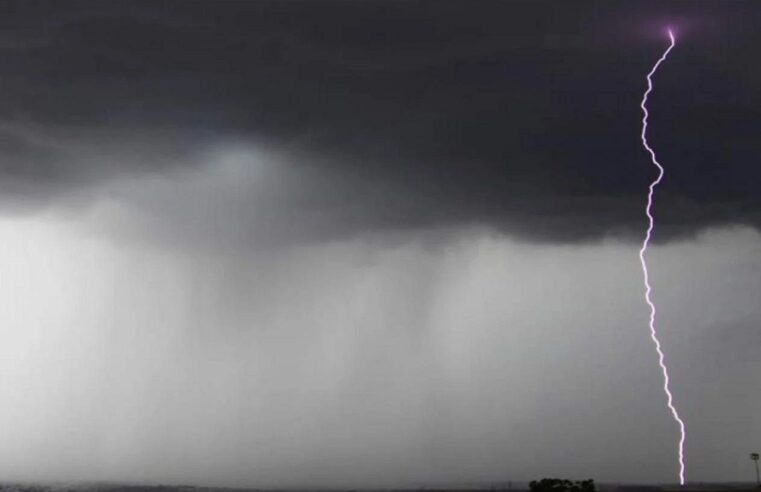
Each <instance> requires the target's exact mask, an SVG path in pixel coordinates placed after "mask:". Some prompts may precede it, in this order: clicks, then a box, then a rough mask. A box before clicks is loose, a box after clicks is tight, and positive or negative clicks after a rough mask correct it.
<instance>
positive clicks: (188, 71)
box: [0, 2, 761, 241]
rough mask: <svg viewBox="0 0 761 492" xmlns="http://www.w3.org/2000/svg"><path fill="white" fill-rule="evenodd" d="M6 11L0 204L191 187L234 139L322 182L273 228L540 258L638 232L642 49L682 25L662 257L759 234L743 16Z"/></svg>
mask: <svg viewBox="0 0 761 492" xmlns="http://www.w3.org/2000/svg"><path fill="white" fill-rule="evenodd" d="M4 10H5V11H4V12H3V13H2V16H1V17H2V20H1V21H0V26H1V28H0V33H1V34H0V54H1V55H2V56H0V66H2V68H3V74H4V75H3V78H2V82H0V115H2V118H3V121H4V124H3V127H2V128H0V142H1V143H2V146H1V147H0V152H2V158H3V164H2V169H1V172H2V175H3V183H4V184H3V192H4V194H5V195H6V197H7V196H11V197H14V199H18V197H19V196H23V197H28V196H30V195H31V196H40V197H42V198H44V197H48V198H50V197H51V196H54V194H55V193H60V192H62V191H66V190H70V189H72V188H77V189H81V188H83V186H84V185H89V184H92V183H94V182H102V181H108V180H112V179H116V178H120V177H123V176H125V175H127V176H129V175H139V174H144V173H151V172H160V173H165V172H168V171H170V170H172V169H177V168H182V167H187V166H190V167H194V168H195V167H198V166H199V165H200V164H199V162H200V160H199V159H198V158H196V156H197V154H198V152H200V149H202V148H204V146H206V145H216V144H219V142H224V141H227V140H231V139H232V140H238V141H240V140H243V141H251V142H266V143H267V145H269V146H274V147H279V148H284V149H297V150H298V155H300V156H302V158H301V159H300V160H299V161H296V162H293V163H292V168H293V169H291V171H289V172H293V173H296V174H298V173H299V169H302V170H303V173H304V176H307V177H312V176H315V177H317V178H316V181H317V182H318V184H317V185H308V186H305V187H304V186H302V187H301V188H299V187H295V188H293V189H292V190H291V191H292V192H293V193H291V194H290V195H289V198H288V199H287V200H280V201H276V202H274V203H272V204H270V205H271V207H270V208H272V209H273V210H280V209H286V210H287V214H286V215H287V217H286V218H288V217H290V218H294V219H295V222H294V223H298V224H300V225H301V226H302V227H303V229H304V231H302V232H301V233H300V234H301V235H306V236H309V235H311V234H312V233H311V232H310V231H314V230H320V231H321V232H320V233H319V234H318V235H326V236H330V235H346V234H353V233H356V232H360V231H367V230H369V231H373V230H387V229H398V228H408V227H430V226H451V225H463V224H473V223H476V224H482V225H487V226H493V227H496V228H499V229H502V230H504V231H507V232H508V233H510V234H513V235H519V236H522V237H526V238H532V239H543V240H547V239H549V240H562V241H574V240H581V239H589V238H596V237H600V236H602V235H604V234H606V233H613V234H623V235H627V236H628V235H631V234H634V233H638V232H637V231H639V229H640V228H641V225H642V213H641V209H642V205H643V190H644V189H645V187H646V185H647V182H648V179H649V178H651V177H652V174H653V173H652V168H650V167H649V165H648V159H647V155H646V154H645V153H644V152H643V151H642V149H641V147H640V145H639V141H638V133H639V124H640V123H639V120H640V118H641V116H640V114H639V108H638V104H639V99H640V97H641V92H642V90H643V88H644V86H643V76H644V74H645V73H646V72H647V71H648V70H649V68H650V66H651V64H652V63H653V61H654V60H655V59H656V58H657V56H658V55H659V54H660V52H661V50H662V49H663V48H664V43H665V39H664V37H663V36H662V34H661V33H660V32H658V33H656V34H653V33H650V34H648V36H643V32H644V31H646V30H647V28H649V27H652V26H653V25H657V26H658V27H657V28H656V31H658V30H660V28H661V25H665V24H666V23H668V22H675V23H676V25H677V27H678V28H679V27H680V26H684V28H683V30H682V31H680V32H679V36H680V41H679V46H678V47H677V50H675V51H674V54H673V58H672V59H670V60H669V63H668V64H667V65H665V66H664V67H663V70H662V72H660V73H659V74H658V80H657V84H658V85H657V91H656V92H655V93H654V94H653V97H652V102H651V106H652V108H653V117H652V140H653V142H654V143H655V144H656V145H657V148H658V150H659V152H660V155H661V156H662V160H663V162H664V163H665V164H666V165H667V171H668V174H667V177H666V181H665V182H664V185H663V188H662V192H661V194H660V195H659V198H658V203H657V206H658V207H659V208H658V213H659V217H660V219H661V222H660V229H659V232H660V233H661V236H660V237H666V236H673V235H680V234H688V233H692V232H694V231H696V230H698V229H699V228H701V227H703V226H707V225H711V224H725V223H736V222H743V223H751V224H754V225H758V224H761V214H760V212H759V211H761V201H760V200H759V198H758V193H757V192H756V190H755V187H754V185H755V184H756V183H758V182H759V178H761V171H759V168H758V166H757V165H756V164H755V159H756V156H757V155H758V150H759V145H761V144H759V143H758V140H757V139H756V138H755V135H754V129H755V128H756V126H757V123H758V121H759V116H760V115H761V96H759V93H758V91H757V90H756V88H757V87H758V86H759V82H761V72H759V70H758V68H757V67H755V66H754V64H753V60H754V59H755V56H754V54H753V49H754V47H755V46H758V45H759V42H761V39H759V36H761V35H760V34H758V31H757V30H756V29H754V27H753V26H754V25H756V22H757V21H758V20H759V16H761V8H759V7H758V6H757V5H755V4H753V3H750V2H747V3H743V2H733V3H731V4H730V3H726V4H716V3H698V2H692V3H664V2H659V3H651V4H646V3H641V2H638V3H637V4H636V5H635V4H633V3H631V2H627V3H610V2H604V3H602V2H601V3H589V4H586V5H584V4H567V3H565V4H563V3H546V2H530V3H529V2H526V3H515V2H479V3H477V4H474V3H472V2H432V3H420V2H249V3H244V2H229V3H228V2H130V3H128V4H124V3H114V2H70V3H66V4H60V3H39V2H18V3H10V4H6V7H5V9H4ZM304 156H306V157H304ZM209 165H211V166H213V165H214V163H211V164H209ZM301 181H302V182H305V181H306V179H302V180H301ZM305 190H307V191H305ZM378 190H382V192H379V191H378ZM300 193H307V194H308V197H306V198H305V197H303V196H300ZM304 203H307V205H302V204H304ZM346 210H350V211H351V212H349V213H347V212H346ZM315 211H317V212H319V213H318V214H315V213H314V212H315ZM315 215H319V217H320V220H317V221H314V219H313V218H311V217H314V216H315ZM281 219H282V218H281ZM270 222H271V223H276V222H278V219H277V218H273V219H272V220H270Z"/></svg>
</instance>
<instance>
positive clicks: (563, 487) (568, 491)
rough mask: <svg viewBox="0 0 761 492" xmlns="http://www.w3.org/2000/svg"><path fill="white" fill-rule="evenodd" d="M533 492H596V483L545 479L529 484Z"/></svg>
mask: <svg viewBox="0 0 761 492" xmlns="http://www.w3.org/2000/svg"><path fill="white" fill-rule="evenodd" d="M528 486H529V489H530V490H531V492H595V491H596V488H595V481H594V480H592V479H589V480H576V481H571V480H563V479H560V478H543V479H541V480H539V481H536V480H532V481H531V482H530V483H529V484H528Z"/></svg>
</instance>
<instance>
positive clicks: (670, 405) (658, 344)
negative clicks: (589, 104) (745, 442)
mask: <svg viewBox="0 0 761 492" xmlns="http://www.w3.org/2000/svg"><path fill="white" fill-rule="evenodd" d="M668 34H669V39H670V40H671V44H670V45H669V47H668V48H666V51H664V52H663V54H662V55H661V57H660V58H659V59H658V61H657V62H655V65H654V66H653V69H652V70H650V73H648V74H647V90H646V91H645V94H644V95H643V96H642V103H641V104H640V107H641V108H642V112H643V113H644V116H643V117H642V135H641V137H642V145H643V146H644V147H645V150H647V151H648V153H649V154H650V159H651V160H652V162H653V164H654V165H655V167H657V168H658V177H656V178H655V180H654V181H653V182H652V183H650V188H649V191H648V193H647V207H645V214H646V215H647V219H648V226H647V233H646V234H645V240H644V241H643V242H642V248H641V249H640V250H639V261H640V263H641V264H642V274H643V275H644V278H645V301H646V302H647V305H648V306H650V338H652V339H653V343H654V344H655V350H656V352H658V364H660V366H661V370H662V371H663V391H664V392H665V393H666V398H667V401H666V405H667V406H668V408H669V410H671V415H673V416H674V420H675V421H676V423H677V424H678V425H679V484H680V485H684V438H685V432H684V422H682V419H681V418H679V412H677V410H676V407H675V406H674V397H673V396H672V395H671V391H670V390H669V371H668V368H667V367H666V362H665V356H664V355H663V350H661V342H660V341H659V340H658V334H657V332H656V330H655V304H653V301H652V299H650V292H651V291H652V288H651V287H650V278H649V276H648V273H647V262H646V261H645V252H646V251H647V246H648V244H649V243H650V236H651V234H652V232H653V215H652V213H651V212H650V210H651V209H652V207H653V193H654V192H655V187H656V186H657V185H658V183H660V182H661V180H662V179H663V167H662V166H661V165H660V163H659V162H658V159H656V157H655V151H654V150H653V149H652V148H651V147H650V146H649V145H648V144H647V136H646V134H647V117H648V116H649V115H648V112H647V106H646V105H647V96H648V95H649V94H650V92H651V91H652V90H653V80H652V77H653V75H654V74H655V72H656V70H658V67H659V66H660V64H661V63H663V61H664V60H666V57H667V56H668V54H669V52H670V51H671V49H672V48H673V47H674V45H675V44H676V41H675V40H674V33H673V32H672V31H671V29H669V30H668Z"/></svg>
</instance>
